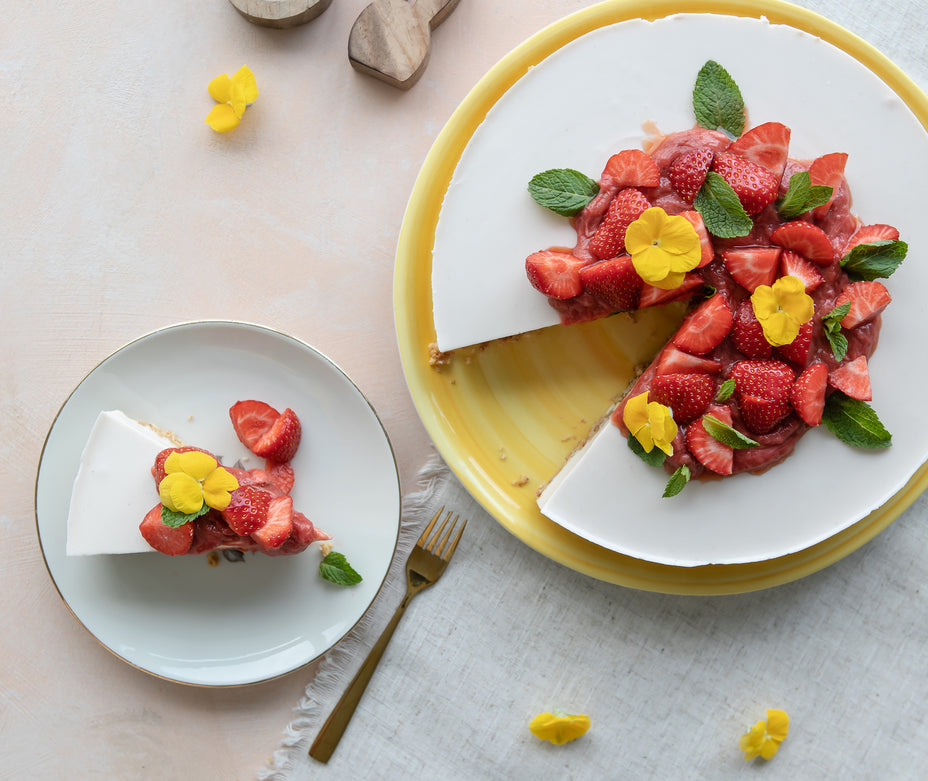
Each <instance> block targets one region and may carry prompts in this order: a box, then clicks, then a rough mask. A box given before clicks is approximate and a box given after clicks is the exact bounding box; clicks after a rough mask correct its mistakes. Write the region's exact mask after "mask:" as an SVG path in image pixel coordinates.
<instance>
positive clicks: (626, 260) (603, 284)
mask: <svg viewBox="0 0 928 781" xmlns="http://www.w3.org/2000/svg"><path fill="white" fill-rule="evenodd" d="M580 281H581V282H582V283H583V292H584V293H589V294H590V295H592V296H595V297H596V298H598V299H599V300H600V301H602V302H603V303H604V304H606V305H607V306H608V307H609V308H610V309H612V310H613V311H615V312H621V311H626V310H629V309H637V307H638V299H639V297H640V295H641V288H642V286H643V285H644V280H643V279H642V278H641V277H640V276H638V272H637V271H635V266H634V265H633V264H632V259H631V257H629V256H628V255H620V256H619V257H617V258H612V259H611V260H603V261H600V262H599V263H593V264H591V265H589V266H584V267H583V268H582V269H580Z"/></svg>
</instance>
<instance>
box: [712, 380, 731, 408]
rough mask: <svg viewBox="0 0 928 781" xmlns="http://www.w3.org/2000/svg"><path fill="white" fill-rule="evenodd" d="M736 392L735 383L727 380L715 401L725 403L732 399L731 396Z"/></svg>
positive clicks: (720, 388)
mask: <svg viewBox="0 0 928 781" xmlns="http://www.w3.org/2000/svg"><path fill="white" fill-rule="evenodd" d="M734 392H735V381H734V380H732V379H728V380H725V382H723V383H722V384H721V385H719V390H718V393H716V394H715V400H716V401H717V402H718V403H719V404H721V403H722V402H724V401H728V400H729V399H730V398H731V394H733V393H734Z"/></svg>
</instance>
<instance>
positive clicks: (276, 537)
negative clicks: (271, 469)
mask: <svg viewBox="0 0 928 781" xmlns="http://www.w3.org/2000/svg"><path fill="white" fill-rule="evenodd" d="M292 530H293V498H292V497H290V496H277V497H274V498H273V499H272V500H271V502H270V504H269V505H268V509H267V521H266V522H265V523H264V525H263V526H261V528H260V529H257V530H255V531H253V532H252V533H251V539H253V540H254V541H255V542H257V543H258V544H259V545H260V546H261V547H262V548H270V549H275V548H279V547H280V546H281V545H283V544H284V543H285V542H286V541H287V538H288V537H289V536H290V532H291V531H292Z"/></svg>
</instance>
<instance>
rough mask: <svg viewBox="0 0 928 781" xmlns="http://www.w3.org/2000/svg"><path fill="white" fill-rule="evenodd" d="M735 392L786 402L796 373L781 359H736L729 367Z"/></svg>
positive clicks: (739, 394)
mask: <svg viewBox="0 0 928 781" xmlns="http://www.w3.org/2000/svg"><path fill="white" fill-rule="evenodd" d="M730 377H731V378H732V379H733V380H734V381H735V393H736V394H737V395H738V396H739V397H740V396H754V397H757V398H761V399H766V400H768V401H775V402H780V403H786V402H788V401H789V389H790V387H791V386H792V384H793V380H795V378H796V373H795V372H794V371H793V370H792V369H791V368H790V366H789V364H786V363H784V362H783V361H775V360H769V361H752V360H747V361H738V362H737V363H735V365H734V366H732V367H731V374H730Z"/></svg>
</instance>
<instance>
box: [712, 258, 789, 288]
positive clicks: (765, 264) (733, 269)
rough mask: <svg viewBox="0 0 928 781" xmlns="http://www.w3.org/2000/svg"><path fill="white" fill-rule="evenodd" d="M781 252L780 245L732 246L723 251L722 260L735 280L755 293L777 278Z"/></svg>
mask: <svg viewBox="0 0 928 781" xmlns="http://www.w3.org/2000/svg"><path fill="white" fill-rule="evenodd" d="M780 252H781V250H780V248H779V247H732V248H731V249H726V250H723V251H722V261H723V262H724V263H725V268H727V269H728V273H729V274H731V275H732V277H733V278H734V280H735V282H737V283H738V284H739V285H741V287H743V288H744V289H745V290H747V291H748V292H749V293H753V292H754V291H755V290H756V289H757V288H758V287H759V286H760V285H772V284H773V282H774V280H775V279H776V278H777V270H778V269H779V266H780Z"/></svg>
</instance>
